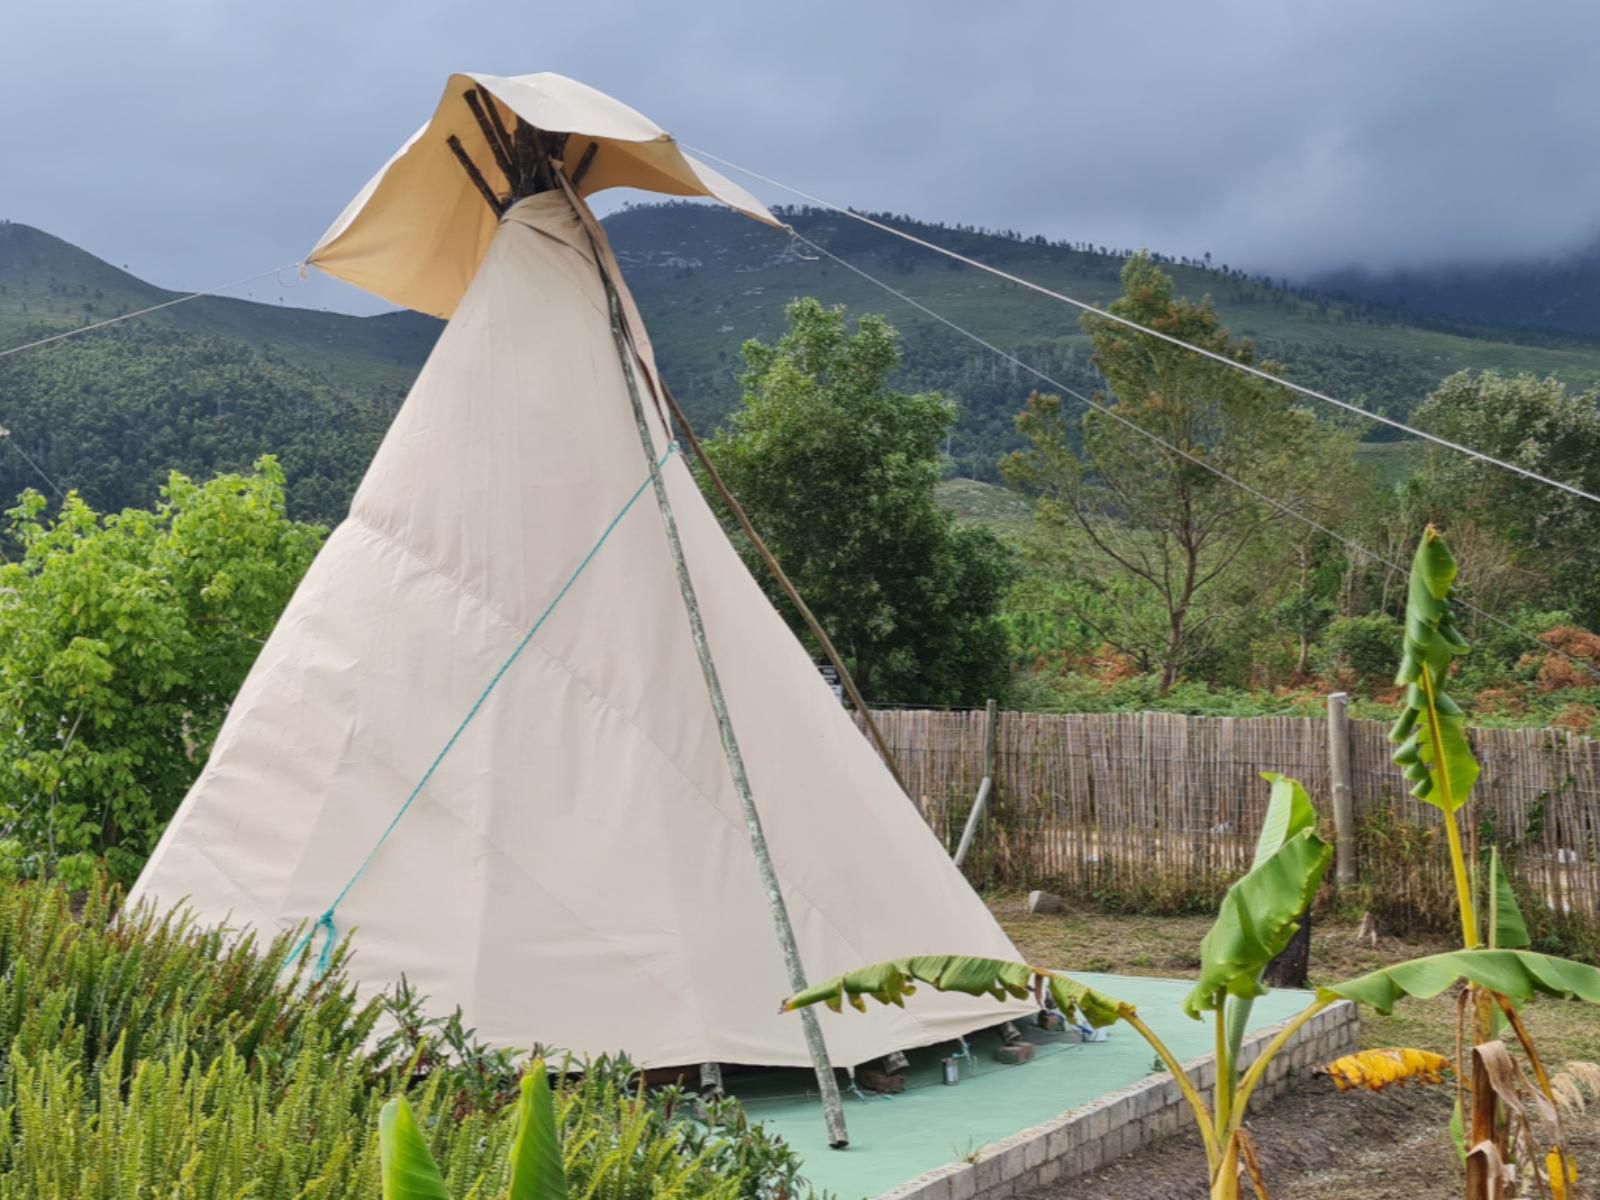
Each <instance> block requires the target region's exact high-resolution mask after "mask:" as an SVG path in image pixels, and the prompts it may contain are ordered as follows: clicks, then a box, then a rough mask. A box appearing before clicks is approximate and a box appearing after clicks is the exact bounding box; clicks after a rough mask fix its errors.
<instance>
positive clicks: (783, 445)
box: [706, 299, 1013, 704]
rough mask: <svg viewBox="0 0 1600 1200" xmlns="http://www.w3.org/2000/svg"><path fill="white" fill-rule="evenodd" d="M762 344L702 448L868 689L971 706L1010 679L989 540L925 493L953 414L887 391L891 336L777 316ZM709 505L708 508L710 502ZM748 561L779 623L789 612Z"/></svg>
mask: <svg viewBox="0 0 1600 1200" xmlns="http://www.w3.org/2000/svg"><path fill="white" fill-rule="evenodd" d="M788 316H789V328H788V331H787V332H786V333H785V334H784V335H783V336H782V337H781V338H780V339H779V340H778V341H777V342H776V343H775V344H773V345H770V346H769V345H764V344H762V343H760V342H756V341H751V342H747V343H745V347H744V357H745V365H746V370H745V373H744V377H743V381H742V390H743V399H742V403H741V406H740V408H739V409H738V410H737V411H736V412H735V413H734V414H733V416H732V418H731V419H730V421H729V423H728V425H727V426H726V427H725V428H724V429H723V430H722V431H721V432H719V433H718V435H717V436H716V437H715V438H713V439H711V440H710V441H709V442H708V443H707V445H706V449H707V452H708V453H709V454H710V455H711V458H712V460H713V461H714V462H715V463H716V465H717V470H718V471H719V472H720V473H721V474H722V475H723V476H724V478H725V479H726V481H727V483H728V486H729V488H730V489H731V490H732V492H733V493H734V495H736V496H738V497H739V500H740V502H741V503H742V504H743V505H744V506H745V508H746V509H747V510H748V512H749V514H750V518H751V520H752V521H753V522H754V524H755V526H756V528H757V529H758V530H760V532H761V536H762V538H763V539H765V540H766V542H767V543H768V545H769V546H770V547H771V549H772V551H773V553H774V554H775V555H776V556H777V559H778V561H779V562H780V563H782V564H783V567H784V570H785V571H786V572H787V573H788V574H789V576H790V577H791V579H792V580H793V581H794V583H795V586H796V587H797V588H798V589H799V591H800V594H801V595H802V596H804V597H805V598H806V603H807V604H808V605H810V607H811V608H812V610H813V611H814V612H815V614H816V616H817V618H818V620H819V621H820V622H821V623H822V627H823V628H824V629H826V630H827V631H828V635H829V637H831V638H832V639H833V641H834V643H835V644H836V645H837V646H838V648H839V651H840V653H841V654H843V655H844V657H845V658H846V659H847V660H848V663H849V666H850V668H851V671H852V672H853V673H854V675H855V677H856V682H857V683H858V684H859V685H860V687H861V690H862V692H863V694H864V695H866V696H867V697H868V698H869V699H873V700H882V701H885V702H901V703H922V704H973V703H981V702H982V701H983V700H984V699H985V698H987V697H990V696H996V695H998V694H1000V692H1001V690H1002V689H1003V688H1004V686H1005V683H1006V680H1007V677H1008V675H1009V669H1010V663H1009V655H1008V649H1007V639H1006V635H1005V631H1004V628H1003V626H1002V625H1001V624H1000V621H999V618H998V616H997V613H998V609H999V605H1000V599H1001V595H1002V593H1003V592H1004V590H1005V588H1006V586H1007V585H1008V584H1009V583H1010V581H1011V578H1012V574H1013V565H1012V556H1011V553H1010V551H1009V550H1008V549H1007V548H1006V547H1005V546H1004V544H1002V543H1001V542H1000V541H999V540H998V539H997V538H996V537H995V535H994V534H992V533H990V532H989V531H987V530H982V529H973V528H966V527H960V526H957V525H955V524H954V522H953V521H952V519H951V517H950V515H949V514H947V513H946V512H944V511H943V510H941V509H940V508H939V506H938V505H937V503H936V502H935V499H934V487H935V485H936V484H937V483H938V481H939V477H940V474H941V471H942V465H941V460H940V457H939V447H940V445H941V443H942V442H943V441H944V439H945V437H946V435H947V434H948V433H949V431H950V428H951V425H952V424H953V422H954V419H955V407H954V405H952V404H951V403H950V402H949V401H947V400H945V399H944V398H943V397H941V396H939V395H937V394H936V393H932V392H921V393H915V394H908V393H904V392H899V391H896V390H895V389H894V388H892V387H891V386H890V384H889V377H890V375H891V373H892V372H893V371H894V370H895V368H896V366H897V365H898V364H899V359H900V353H899V347H898V341H897V337H896V334H895V331H894V330H893V328H891V327H890V325H889V324H888V323H887V322H886V321H885V320H884V319H883V318H882V317H879V316H875V315H870V314H869V315H867V316H863V317H862V318H861V319H860V320H859V321H858V322H857V323H856V326H855V328H854V330H852V329H851V328H850V327H849V325H848V323H847V321H846V318H845V313H844V310H843V309H842V308H833V309H829V308H824V307H823V306H822V305H821V304H820V303H818V302H817V301H816V300H812V299H804V300H797V301H795V302H794V303H793V304H791V305H790V306H789V310H788ZM713 502H715V501H713ZM748 557H750V560H751V569H752V571H753V572H754V573H755V575H756V577H757V578H758V579H761V580H762V581H763V585H764V586H765V587H766V588H767V593H768V595H769V596H771V597H772V600H773V603H774V604H776V605H777V606H778V608H779V610H780V611H781V612H783V613H784V614H785V616H786V617H787V618H788V620H789V623H790V625H791V626H792V627H793V628H794V629H795V631H796V633H797V634H799V635H800V636H801V637H802V639H803V640H804V639H805V638H806V634H805V631H804V626H803V624H802V622H801V621H800V619H799V617H798V614H796V613H794V612H792V611H790V606H789V605H788V603H787V601H786V600H785V599H784V598H783V596H782V594H781V592H780V591H779V590H778V588H777V587H776V586H775V585H774V584H773V583H772V581H771V580H770V579H768V578H767V577H766V573H765V569H764V568H763V567H762V566H761V565H760V564H759V563H757V562H755V561H754V558H753V556H748Z"/></svg>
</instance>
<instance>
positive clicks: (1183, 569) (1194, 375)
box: [1002, 254, 1350, 694]
mask: <svg viewBox="0 0 1600 1200" xmlns="http://www.w3.org/2000/svg"><path fill="white" fill-rule="evenodd" d="M1122 285H1123V294H1122V296H1121V297H1120V298H1119V299H1117V300H1116V301H1115V302H1114V303H1113V304H1112V305H1111V309H1110V311H1111V312H1112V313H1114V314H1115V315H1117V316H1120V317H1125V318H1128V319H1130V320H1133V321H1137V322H1139V323H1140V324H1142V325H1145V326H1148V327H1149V328H1151V329H1156V330H1160V331H1161V332H1163V333H1167V334H1170V335H1172V336H1174V337H1177V338H1180V339H1182V340H1183V341H1185V342H1188V343H1191V344H1193V345H1196V346H1201V347H1204V348H1206V349H1208V350H1212V351H1215V352H1216V353H1218V354H1222V355H1225V356H1227V357H1229V358H1232V359H1234V360H1235V361H1238V362H1241V363H1255V362H1256V355H1255V351H1254V349H1253V347H1252V346H1251V344H1250V343H1249V342H1248V341H1235V340H1234V339H1233V338H1232V337H1230V335H1229V333H1228V330H1227V329H1226V328H1225V327H1224V326H1223V324H1222V322H1221V321H1220V320H1219V319H1218V318H1217V314H1216V312H1215V310H1214V309H1213V308H1212V307H1211V304H1210V302H1209V301H1202V302H1200V303H1193V302H1191V301H1188V300H1184V299H1181V298H1179V297H1177V296H1175V295H1174V294H1173V285H1172V280H1171V278H1170V277H1168V276H1167V275H1166V274H1165V273H1164V272H1163V271H1161V270H1160V269H1159V268H1158V267H1156V266H1155V264H1154V263H1152V262H1151V260H1150V258H1149V256H1148V255H1145V254H1139V255H1135V256H1134V257H1133V258H1131V259H1130V260H1129V261H1128V263H1127V264H1126V266H1125V267H1124V268H1123V271H1122ZM1084 327H1085V328H1086V329H1087V331H1088V332H1089V334H1090V336H1091V338H1092V339H1093V341H1094V348H1095V365H1096V366H1097V367H1098V368H1099V370H1100V373H1101V375H1102V376H1103V377H1104V379H1105V381H1106V383H1107V385H1108V389H1107V391H1106V392H1103V393H1100V394H1098V395H1097V396H1096V400H1097V401H1098V402H1099V403H1100V404H1102V405H1103V406H1104V408H1105V409H1106V410H1107V412H1101V411H1096V410H1095V409H1092V408H1091V409H1088V410H1086V411H1085V412H1084V413H1083V416H1082V418H1081V419H1080V420H1079V421H1077V422H1072V421H1070V420H1069V419H1068V417H1067V414H1066V413H1065V412H1064V411H1063V408H1062V403H1061V399H1060V398H1059V397H1057V396H1047V395H1040V394H1038V393H1035V394H1034V395H1033V396H1032V397H1030V398H1029V401H1028V405H1027V407H1026V408H1025V409H1024V410H1023V412H1022V413H1021V415H1020V416H1018V418H1017V428H1018V430H1019V431H1020V432H1021V433H1022V435H1023V437H1024V438H1025V439H1026V440H1027V443H1028V448H1027V449H1025V450H1022V451H1019V452H1017V453H1015V454H1012V455H1010V456H1009V457H1008V458H1007V459H1006V460H1005V462H1004V464H1003V466H1002V473H1003V474H1004V475H1005V476H1006V478H1007V479H1008V480H1009V481H1010V482H1011V483H1013V484H1014V485H1017V486H1019V487H1022V488H1024V489H1025V490H1028V491H1030V492H1032V493H1034V494H1035V495H1036V496H1037V497H1038V515H1039V518H1040V527H1041V530H1042V536H1041V538H1040V540H1039V541H1038V542H1037V543H1036V545H1035V547H1034V553H1035V554H1036V555H1037V556H1038V557H1040V558H1041V559H1043V560H1045V561H1047V562H1051V563H1054V564H1055V565H1056V566H1058V567H1059V568H1060V569H1062V570H1064V571H1066V572H1068V573H1070V574H1072V575H1074V576H1076V577H1077V578H1078V579H1080V580H1081V581H1082V582H1083V583H1084V584H1085V585H1086V587H1085V588H1084V589H1081V590H1080V591H1079V592H1078V594H1079V595H1082V596H1085V597H1086V598H1088V599H1091V600H1093V599H1094V598H1095V597H1096V596H1097V595H1098V596H1100V597H1101V602H1098V603H1092V604H1086V605H1085V606H1084V608H1083V611H1082V612H1080V613H1079V614H1078V616H1079V617H1080V619H1083V620H1085V621H1089V622H1092V623H1093V624H1094V625H1095V627H1096V629H1097V631H1098V632H1099V634H1100V635H1101V636H1102V637H1103V638H1104V639H1105V641H1106V642H1107V643H1109V644H1110V645H1111V646H1113V647H1115V648H1117V649H1119V650H1121V651H1123V652H1124V653H1126V654H1128V655H1129V656H1130V657H1131V658H1133V659H1134V661H1135V662H1136V663H1138V664H1139V665H1140V666H1141V667H1142V668H1143V669H1145V670H1151V671H1155V672H1156V673H1158V674H1159V677H1160V688H1161V691H1162V693H1163V694H1164V693H1165V692H1166V691H1167V690H1169V689H1170V688H1171V687H1172V685H1173V683H1174V682H1176V681H1177V679H1178V677H1179V675H1180V674H1181V673H1182V672H1183V670H1184V668H1185V667H1187V666H1189V665H1190V664H1192V663H1194V662H1196V661H1197V660H1198V659H1200V658H1201V657H1202V656H1203V655H1205V654H1207V653H1208V652H1209V651H1210V650H1211V649H1212V648H1213V646H1214V645H1215V643H1216V640H1217V637H1218V635H1219V634H1220V633H1221V632H1222V631H1223V629H1224V628H1225V627H1226V626H1227V625H1228V623H1229V622H1230V621H1233V622H1235V623H1237V622H1238V621H1240V620H1241V619H1242V618H1243V617H1244V616H1245V615H1247V614H1248V613H1249V611H1250V610H1251V609H1252V607H1253V606H1258V605H1259V603H1262V602H1265V600H1266V596H1267V593H1268V590H1269V589H1270V588H1271V587H1272V586H1274V585H1275V584H1276V583H1277V581H1278V579H1279V578H1280V576H1281V574H1282V572H1281V571H1280V570H1279V569H1278V568H1277V567H1274V566H1272V565H1270V561H1269V560H1267V559H1265V558H1263V556H1261V555H1259V554H1256V555H1251V554H1247V552H1249V551H1251V550H1252V548H1256V547H1258V546H1259V543H1260V542H1261V540H1262V538H1263V536H1264V535H1265V534H1266V532H1267V531H1268V530H1269V528H1271V527H1272V526H1273V523H1274V522H1275V521H1276V520H1279V519H1280V514H1279V512H1278V511H1277V510H1276V509H1274V508H1273V507H1272V506H1271V505H1268V504H1265V503H1263V502H1262V501H1261V500H1259V499H1257V498H1256V497H1254V496H1252V495H1251V494H1249V493H1248V492H1246V491H1244V490H1243V489H1241V488H1238V487H1236V486H1234V485H1233V484H1231V483H1229V482H1227V481H1226V480H1224V479H1222V478H1221V477H1220V476H1218V475H1217V474H1216V473H1215V472H1214V471H1212V470H1210V469H1208V467H1212V468H1216V470H1218V471H1221V472H1223V473H1225V474H1227V475H1229V476H1231V477H1233V478H1234V479H1238V480H1240V481H1242V482H1244V483H1247V484H1249V485H1250V486H1251V487H1253V488H1255V489H1256V490H1258V491H1259V492H1262V493H1264V494H1265V495H1268V496H1271V497H1274V498H1276V499H1278V500H1280V501H1282V502H1283V503H1285V504H1287V505H1289V506H1290V507H1293V508H1295V509H1297V510H1300V511H1306V510H1307V509H1310V508H1316V507H1319V505H1318V504H1317V503H1316V501H1317V498H1318V496H1319V493H1321V492H1322V491H1323V488H1322V486H1321V485H1320V484H1319V482H1318V475H1319V473H1322V472H1326V471H1327V470H1328V469H1329V468H1330V467H1334V468H1337V467H1338V466H1339V465H1340V463H1341V459H1342V461H1343V462H1345V463H1347V462H1348V460H1349V449H1350V447H1349V443H1350V438H1349V436H1348V435H1343V436H1340V435H1336V434H1334V433H1332V432H1331V431H1329V430H1327V429H1325V428H1323V427H1320V426H1319V425H1318V423H1317V422H1316V420H1315V419H1314V418H1313V416H1312V415H1311V414H1310V413H1308V412H1306V411H1304V410H1302V409H1300V408H1298V407H1296V406H1295V405H1294V404H1292V403H1291V402H1290V399H1289V395H1288V393H1287V392H1286V391H1285V390H1284V389H1282V388H1280V387H1277V386H1274V385H1273V384H1271V383H1268V382H1265V381H1263V380H1260V379H1256V378H1252V377H1251V376H1248V375H1246V374H1244V373H1242V372H1239V371H1235V370H1233V369H1231V368H1229V367H1227V366H1225V365H1224V364H1221V363H1218V362H1215V361H1212V360H1209V359H1206V358H1204V357H1202V356H1200V355H1197V354H1194V353H1192V352H1191V351H1189V350H1187V349H1184V348H1183V347H1180V346H1175V345H1173V344H1171V343H1169V342H1165V341H1162V340H1160V339H1158V338H1153V337H1150V336H1149V335H1147V334H1144V333H1140V332H1138V331H1137V330H1134V329H1130V328H1128V327H1127V326H1125V325H1122V324H1119V323H1117V322H1115V321H1111V320H1107V319H1105V318H1103V317H1097V316H1094V315H1093V314H1090V315H1087V316H1085V318H1084ZM1108 414H1114V415H1108ZM1130 425H1131V426H1133V427H1135V428H1130ZM1139 430H1144V431H1146V432H1147V433H1148V434H1152V435H1154V436H1155V437H1156V438H1159V439H1160V441H1161V443H1164V444H1158V443H1157V442H1155V441H1152V440H1151V439H1150V438H1149V437H1146V436H1144V435H1143V434H1141V433H1140V432H1138V431H1139ZM1330 452H1331V453H1330ZM1197 460H1198V461H1197ZM1247 564H1248V566H1249V569H1248V570H1246V569H1245V567H1246V565H1247ZM1130 584H1131V585H1132V591H1133V593H1134V594H1135V599H1136V601H1137V602H1133V603H1129V602H1128V600H1127V596H1126V593H1127V592H1128V591H1129V585H1130ZM1107 594H1109V595H1110V596H1112V597H1113V598H1114V600H1115V602H1110V603H1107V602H1104V600H1105V597H1106V596H1107Z"/></svg>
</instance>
